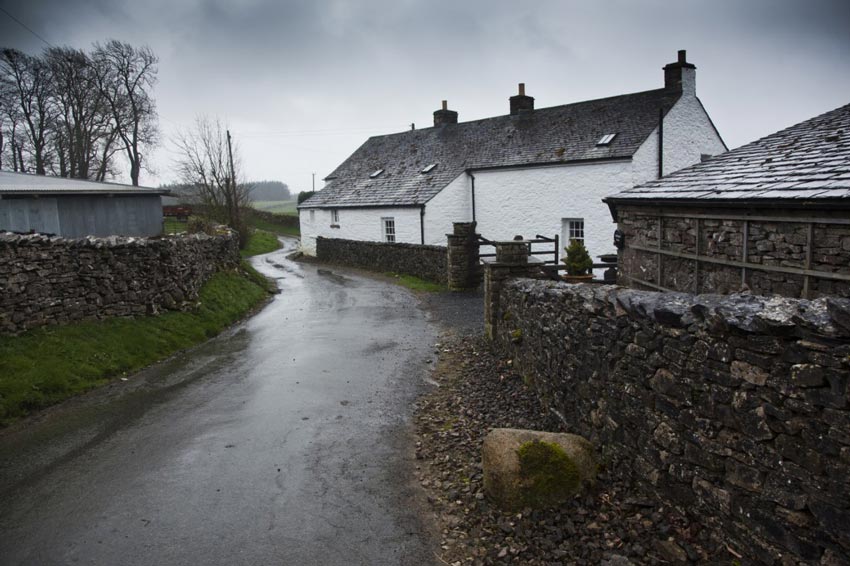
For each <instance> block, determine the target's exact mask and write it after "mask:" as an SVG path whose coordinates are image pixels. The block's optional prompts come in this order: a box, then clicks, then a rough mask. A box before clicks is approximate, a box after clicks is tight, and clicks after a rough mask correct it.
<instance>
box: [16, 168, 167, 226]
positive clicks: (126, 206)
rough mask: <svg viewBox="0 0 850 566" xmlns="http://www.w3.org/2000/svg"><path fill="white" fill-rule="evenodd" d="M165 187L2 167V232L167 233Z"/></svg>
mask: <svg viewBox="0 0 850 566" xmlns="http://www.w3.org/2000/svg"><path fill="white" fill-rule="evenodd" d="M165 194H168V191H166V190H163V189H153V188H147V187H133V186H130V185H121V184H118V183H99V182H95V181H86V180H81V179H66V178H63V177H47V176H44V175H30V174H27V173H12V172H10V171H0V231H7V232H19V233H30V232H37V233H41V234H50V235H56V236H62V237H64V238H82V237H85V236H99V237H100V236H139V237H149V236H156V235H158V234H161V233H162V200H161V198H162V195H165Z"/></svg>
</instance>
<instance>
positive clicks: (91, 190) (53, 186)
mask: <svg viewBox="0 0 850 566" xmlns="http://www.w3.org/2000/svg"><path fill="white" fill-rule="evenodd" d="M26 194H54V195H60V194H74V195H84V194H134V195H138V194H154V195H164V194H168V191H167V190H164V189H153V188H150V187H134V186H132V185H123V184H120V183H100V182H97V181H86V180H83V179H66V178H65V177H48V176H46V175H32V174H29V173H14V172H12V171H0V195H26Z"/></svg>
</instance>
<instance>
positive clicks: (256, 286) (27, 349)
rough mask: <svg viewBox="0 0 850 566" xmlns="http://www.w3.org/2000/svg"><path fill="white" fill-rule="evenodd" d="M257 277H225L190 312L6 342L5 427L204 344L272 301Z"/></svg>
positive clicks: (0, 357) (0, 421) (0, 401)
mask: <svg viewBox="0 0 850 566" xmlns="http://www.w3.org/2000/svg"><path fill="white" fill-rule="evenodd" d="M267 289H268V282H267V281H266V280H265V278H263V277H262V275H260V274H259V273H257V272H255V271H253V270H250V271H247V272H246V271H243V270H240V271H238V272H237V271H230V272H220V273H217V274H216V275H213V276H212V278H211V279H210V280H209V281H208V282H207V283H206V284H205V285H204V286H203V288H202V289H201V291H200V297H199V306H198V307H197V308H196V309H194V310H192V311H190V312H174V311H172V312H167V313H164V314H162V315H159V316H149V317H139V318H130V317H126V318H112V319H108V320H103V321H91V322H79V323H73V324H69V325H66V326H49V327H43V328H38V329H35V330H32V331H30V332H27V333H25V334H22V335H20V336H2V337H0V425H7V424H9V423H11V422H12V421H14V420H16V419H18V418H21V417H24V416H26V415H28V414H29V413H31V412H33V411H36V410H38V409H42V408H44V407H47V406H49V405H52V404H55V403H58V402H59V401H62V400H64V399H66V398H68V397H71V396H72V395H76V394H79V393H82V392H84V391H88V390H90V389H92V388H94V387H97V386H99V385H103V384H105V383H107V382H108V381H110V380H111V379H113V378H115V377H117V376H120V375H123V374H127V373H132V372H135V371H138V370H140V369H142V368H144V367H145V366H148V365H150V364H152V363H154V362H157V361H159V360H162V359H164V358H166V357H168V356H170V355H172V354H174V353H176V352H178V351H180V350H184V349H186V348H189V347H191V346H194V345H196V344H199V343H201V342H203V341H205V340H207V339H209V338H211V337H213V336H215V335H216V334H218V333H219V332H221V331H222V330H224V329H225V328H226V327H227V326H229V325H231V324H233V323H234V322H236V321H237V320H239V319H240V318H241V317H243V316H244V315H245V314H246V313H248V312H249V311H250V310H251V309H252V308H254V307H255V306H257V305H258V304H259V303H260V302H261V301H263V300H264V299H265V298H266V297H267V296H268V291H267Z"/></svg>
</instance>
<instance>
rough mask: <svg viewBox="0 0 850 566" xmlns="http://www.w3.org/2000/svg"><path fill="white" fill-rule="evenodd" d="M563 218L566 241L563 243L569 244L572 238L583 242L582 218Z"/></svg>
mask: <svg viewBox="0 0 850 566" xmlns="http://www.w3.org/2000/svg"><path fill="white" fill-rule="evenodd" d="M564 220H566V221H567V241H566V242H564V243H565V244H567V245H569V243H570V241H572V240H578V241H580V242H582V243H584V218H565V219H564Z"/></svg>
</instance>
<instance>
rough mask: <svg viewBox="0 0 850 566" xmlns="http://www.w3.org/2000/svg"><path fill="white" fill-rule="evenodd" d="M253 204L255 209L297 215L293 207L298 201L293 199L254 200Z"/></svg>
mask: <svg viewBox="0 0 850 566" xmlns="http://www.w3.org/2000/svg"><path fill="white" fill-rule="evenodd" d="M253 205H254V208H256V209H257V210H265V211H266V212H273V213H275V214H286V215H289V216H298V210H297V209H296V208H295V207H296V206H298V203H297V202H296V201H295V200H255V201H254V203H253Z"/></svg>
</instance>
